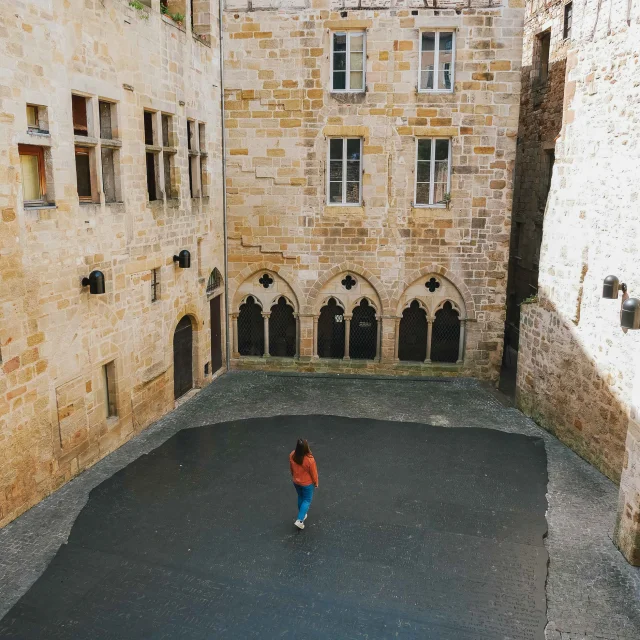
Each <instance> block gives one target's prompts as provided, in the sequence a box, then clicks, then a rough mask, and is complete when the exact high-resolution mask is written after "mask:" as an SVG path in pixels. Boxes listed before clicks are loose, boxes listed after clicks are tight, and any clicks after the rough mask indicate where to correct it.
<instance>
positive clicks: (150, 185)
mask: <svg viewBox="0 0 640 640" xmlns="http://www.w3.org/2000/svg"><path fill="white" fill-rule="evenodd" d="M146 155H147V194H148V196H149V202H152V201H154V200H159V197H158V180H157V173H156V172H157V167H156V154H155V153H153V152H151V151H147V154H146Z"/></svg>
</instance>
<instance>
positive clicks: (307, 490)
mask: <svg viewBox="0 0 640 640" xmlns="http://www.w3.org/2000/svg"><path fill="white" fill-rule="evenodd" d="M293 486H294V487H295V488H296V491H297V492H298V520H304V517H305V516H306V515H307V511H309V507H310V506H311V501H312V500H313V489H314V486H313V485H312V484H310V485H308V486H306V487H303V486H301V485H299V484H296V483H295V482H294V483H293Z"/></svg>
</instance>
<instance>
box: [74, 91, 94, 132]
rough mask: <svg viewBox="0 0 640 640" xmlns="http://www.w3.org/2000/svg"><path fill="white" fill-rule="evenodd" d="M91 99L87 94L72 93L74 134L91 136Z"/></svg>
mask: <svg viewBox="0 0 640 640" xmlns="http://www.w3.org/2000/svg"><path fill="white" fill-rule="evenodd" d="M89 106H90V100H89V98H87V97H86V96H79V95H76V94H72V95H71V112H72V118H73V135H75V136H89V113H90V109H89Z"/></svg>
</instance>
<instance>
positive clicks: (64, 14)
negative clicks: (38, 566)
mask: <svg viewBox="0 0 640 640" xmlns="http://www.w3.org/2000/svg"><path fill="white" fill-rule="evenodd" d="M183 4H184V3H183ZM187 4H188V3H187ZM142 5H143V6H142V8H140V9H135V8H133V7H131V6H130V5H129V2H128V1H126V0H100V1H97V0H96V1H92V0H86V1H85V0H65V1H64V2H62V1H56V2H31V1H21V0H10V1H9V2H8V3H5V5H4V7H3V8H4V9H5V10H4V11H3V12H2V14H1V15H0V57H1V58H2V61H3V62H2V67H3V75H2V80H1V81H0V185H2V186H1V187H0V211H1V213H2V219H1V221H0V526H2V525H4V524H5V523H7V522H8V521H10V520H12V519H13V518H15V517H16V516H18V515H19V514H20V513H22V512H23V511H25V510H26V509H28V508H29V507H30V506H32V505H33V504H34V503H36V502H37V501H38V500H40V499H41V498H42V497H43V496H45V495H47V494H49V493H50V492H51V491H53V490H54V489H56V488H57V487H59V486H60V485H61V484H63V483H64V482H67V481H68V480H70V479H71V478H73V477H74V476H75V475H76V474H78V473H80V472H81V471H82V470H84V469H86V468H88V467H90V466H91V465H93V464H94V463H95V462H96V461H98V460H99V459H100V458H102V457H103V456H105V455H106V454H107V453H109V452H110V451H112V450H114V449H115V448H117V447H118V446H120V445H121V444H122V443H123V442H125V441H126V440H128V439H129V438H131V437H132V436H133V435H134V434H136V433H138V432H140V430H142V429H144V428H145V427H146V426H147V425H149V424H150V423H151V422H153V421H154V420H156V419H158V418H159V417H160V416H162V415H163V414H164V413H166V412H167V411H169V410H171V409H173V408H174V384H173V383H174V353H173V344H172V343H173V334H174V329H175V327H176V325H177V323H178V321H179V320H180V319H181V318H182V317H183V316H185V315H188V316H189V317H190V318H191V322H192V330H193V335H192V352H190V353H188V354H187V355H188V357H189V358H191V362H192V369H191V371H190V373H191V375H192V382H193V384H194V385H196V386H201V385H204V384H207V383H208V382H209V381H210V380H211V379H212V372H211V368H210V367H209V368H208V369H207V372H205V365H206V364H208V363H209V362H210V361H211V341H210V329H209V326H210V325H209V301H208V297H211V295H215V294H216V293H217V294H219V293H220V289H218V290H217V291H210V292H209V294H207V279H208V277H209V274H210V273H211V272H212V270H213V269H214V268H215V267H217V268H219V269H220V270H221V271H224V267H223V262H224V259H223V233H222V229H223V211H222V196H221V190H222V182H221V177H220V176H221V152H220V149H221V121H220V109H219V104H220V69H219V49H218V45H219V39H218V32H217V21H216V20H215V19H214V20H211V18H210V17H211V16H213V17H215V16H216V15H217V12H218V9H217V4H216V3H215V2H204V1H203V0H199V2H198V3H197V6H196V10H197V12H198V14H197V15H196V16H194V22H195V23H196V24H197V27H198V28H197V31H196V32H195V33H192V31H191V27H190V25H191V21H190V20H189V17H188V16H187V19H185V21H184V23H183V24H182V25H180V24H177V23H176V22H174V21H173V20H171V19H170V18H168V17H166V16H163V15H161V11H160V3H159V0H152V1H151V2H143V3H142ZM195 36H197V37H195ZM72 94H73V96H74V97H73V98H72ZM188 122H189V123H190V124H189V125H188V124H187V123H188ZM188 127H189V129H188ZM188 131H191V136H190V138H191V140H190V142H188V140H187V134H188ZM147 136H150V137H151V139H147V140H145V138H146V137H147ZM39 162H41V164H40V165H39V164H38V163H39ZM152 191H153V193H151V192H152ZM182 249H187V250H189V251H190V252H191V256H192V263H191V268H190V269H180V268H178V267H177V266H176V265H175V264H174V262H173V259H172V258H173V256H174V254H176V253H177V252H179V251H180V250H182ZM94 270H100V271H102V272H103V273H104V275H105V282H106V293H105V294H104V295H90V294H89V289H88V287H83V286H82V284H81V281H82V278H83V277H86V276H88V275H89V273H90V272H91V271H94ZM223 313H224V309H223Z"/></svg>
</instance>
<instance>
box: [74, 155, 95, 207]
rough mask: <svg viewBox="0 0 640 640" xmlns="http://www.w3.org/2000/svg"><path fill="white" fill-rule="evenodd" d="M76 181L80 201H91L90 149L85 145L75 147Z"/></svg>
mask: <svg viewBox="0 0 640 640" xmlns="http://www.w3.org/2000/svg"><path fill="white" fill-rule="evenodd" d="M76 183H77V187H78V198H79V199H80V202H92V200H93V197H92V194H91V150H90V149H87V148H85V147H76Z"/></svg>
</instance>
